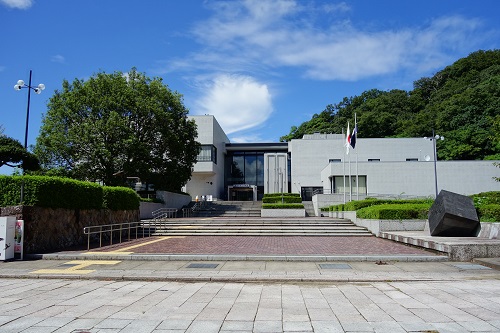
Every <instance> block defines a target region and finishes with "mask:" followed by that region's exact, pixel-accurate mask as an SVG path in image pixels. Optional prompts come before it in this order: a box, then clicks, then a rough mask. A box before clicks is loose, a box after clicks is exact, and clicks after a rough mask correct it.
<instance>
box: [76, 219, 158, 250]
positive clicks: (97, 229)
mask: <svg viewBox="0 0 500 333" xmlns="http://www.w3.org/2000/svg"><path fill="white" fill-rule="evenodd" d="M139 228H144V225H143V223H142V222H125V223H115V224H103V225H95V226H89V227H85V228H83V234H84V235H87V250H89V249H90V235H95V234H99V247H102V235H103V233H108V232H109V235H110V237H109V239H110V244H109V245H113V232H118V231H119V232H120V243H121V242H122V233H123V231H124V230H127V231H128V240H129V241H130V231H131V230H134V229H135V239H137V237H138V236H137V234H138V229H139ZM149 235H151V233H150V232H149ZM142 237H144V231H143V233H142Z"/></svg>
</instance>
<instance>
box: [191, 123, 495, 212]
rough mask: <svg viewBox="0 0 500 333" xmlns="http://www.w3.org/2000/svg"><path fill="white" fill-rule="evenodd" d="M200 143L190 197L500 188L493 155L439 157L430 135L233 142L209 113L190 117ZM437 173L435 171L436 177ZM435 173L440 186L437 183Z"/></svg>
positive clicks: (348, 196) (352, 195)
mask: <svg viewBox="0 0 500 333" xmlns="http://www.w3.org/2000/svg"><path fill="white" fill-rule="evenodd" d="M189 118H190V119H194V120H195V122H196V124H197V126H198V138H197V140H198V142H200V143H201V145H202V150H201V152H200V154H199V156H198V160H197V163H196V164H195V165H194V167H193V172H192V178H191V180H190V181H189V182H188V183H187V184H186V185H185V187H184V189H183V190H184V191H185V192H187V193H189V194H190V195H191V197H192V198H193V200H194V199H195V197H197V196H198V198H202V197H203V198H209V199H210V200H229V201H245V200H253V201H256V200H261V199H262V196H263V195H264V194H265V193H278V192H289V193H300V194H301V195H302V199H303V200H304V201H310V200H318V198H317V196H319V197H321V199H319V200H320V201H321V202H323V204H321V203H320V207H323V206H327V205H328V204H332V203H336V202H337V203H338V202H346V201H350V200H357V199H362V198H364V197H366V196H376V197H384V196H391V197H398V196H399V197H435V195H436V190H438V191H439V190H441V189H445V190H448V191H451V192H455V193H459V194H464V195H470V194H474V193H480V192H487V191H498V190H500V183H499V182H496V181H495V180H494V179H493V177H498V176H499V174H500V169H499V168H498V167H495V166H494V165H493V163H494V162H498V161H436V160H435V159H434V156H435V149H434V144H435V141H434V140H430V139H429V138H421V137H419V138H362V137H360V138H358V139H357V141H356V146H355V149H350V152H349V154H346V145H345V144H346V138H345V136H344V135H343V134H320V133H316V134H310V135H304V137H303V138H302V139H294V140H291V141H290V142H277V143H231V142H230V141H229V139H228V137H227V135H226V134H225V133H224V130H223V129H222V128H221V126H220V125H219V123H218V122H217V120H216V119H215V117H214V116H211V115H204V116H190V117H189ZM436 176H437V177H436ZM436 179H437V185H436Z"/></svg>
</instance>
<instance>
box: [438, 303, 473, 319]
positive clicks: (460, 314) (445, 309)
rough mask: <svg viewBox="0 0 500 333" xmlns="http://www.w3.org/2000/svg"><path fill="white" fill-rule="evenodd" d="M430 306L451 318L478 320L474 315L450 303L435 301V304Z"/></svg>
mask: <svg viewBox="0 0 500 333" xmlns="http://www.w3.org/2000/svg"><path fill="white" fill-rule="evenodd" d="M429 306H430V307H431V308H432V309H434V310H435V311H438V312H440V313H442V314H443V315H445V316H447V317H449V318H451V319H452V320H453V321H476V320H477V318H476V317H474V316H473V315H471V314H469V313H467V312H465V311H462V310H460V309H459V308H456V307H454V306H453V305H451V304H448V303H434V304H429Z"/></svg>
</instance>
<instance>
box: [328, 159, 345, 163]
mask: <svg viewBox="0 0 500 333" xmlns="http://www.w3.org/2000/svg"><path fill="white" fill-rule="evenodd" d="M340 162H342V160H341V159H340V158H330V159H329V160H328V163H340Z"/></svg>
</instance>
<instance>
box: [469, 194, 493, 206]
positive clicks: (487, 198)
mask: <svg viewBox="0 0 500 333" xmlns="http://www.w3.org/2000/svg"><path fill="white" fill-rule="evenodd" d="M470 197H471V198H472V200H474V205H475V206H476V207H477V206H481V205H490V204H496V205H500V191H492V192H482V193H478V194H474V195H471V196H470Z"/></svg>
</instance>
